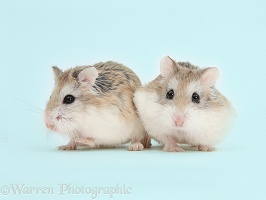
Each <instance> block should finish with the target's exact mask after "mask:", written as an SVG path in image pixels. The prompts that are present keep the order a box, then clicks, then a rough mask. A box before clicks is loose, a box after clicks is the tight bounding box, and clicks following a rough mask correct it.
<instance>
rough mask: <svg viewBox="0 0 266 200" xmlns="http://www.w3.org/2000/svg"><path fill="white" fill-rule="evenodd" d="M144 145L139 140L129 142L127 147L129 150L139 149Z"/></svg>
mask: <svg viewBox="0 0 266 200" xmlns="http://www.w3.org/2000/svg"><path fill="white" fill-rule="evenodd" d="M143 148H144V146H143V144H141V143H140V142H135V143H134V144H130V145H129V147H128V150H129V151H141V150H143Z"/></svg>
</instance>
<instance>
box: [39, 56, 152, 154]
mask: <svg viewBox="0 0 266 200" xmlns="http://www.w3.org/2000/svg"><path fill="white" fill-rule="evenodd" d="M53 71H54V77H55V85H54V89H53V92H52V95H51V97H50V100H49V101H48V103H47V106H46V109H45V112H44V121H45V125H46V127H47V128H48V129H50V130H52V131H55V132H59V133H61V134H63V135H66V136H67V137H69V143H68V144H67V145H63V146H59V147H58V148H59V149H60V150H75V149H77V147H78V146H87V147H89V148H97V147H101V146H108V147H110V146H116V145H121V144H125V143H128V142H130V141H131V144H130V146H129V148H128V149H129V150H132V151H138V150H142V149H143V148H144V147H150V146H151V143H150V139H149V137H148V136H147V134H146V131H145V129H144V127H143V125H142V123H141V121H140V119H139V116H138V114H137V112H136V107H135V105H134V102H133V94H134V92H135V90H136V89H137V88H138V87H140V86H141V83H140V80H139V78H138V77H137V75H136V74H135V73H134V72H133V71H132V70H131V69H129V68H127V67H126V66H124V65H122V64H119V63H116V62H112V61H108V62H100V63H97V64H95V65H93V66H77V67H74V68H71V69H68V70H66V71H62V70H61V69H59V68H58V67H53Z"/></svg>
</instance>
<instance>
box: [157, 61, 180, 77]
mask: <svg viewBox="0 0 266 200" xmlns="http://www.w3.org/2000/svg"><path fill="white" fill-rule="evenodd" d="M176 67H177V66H176V62H175V61H174V60H172V58H170V57H169V56H165V57H163V58H162V60H161V63H160V73H161V75H162V76H163V77H165V78H167V77H169V76H171V75H172V74H174V72H175V71H176V70H177V68H176Z"/></svg>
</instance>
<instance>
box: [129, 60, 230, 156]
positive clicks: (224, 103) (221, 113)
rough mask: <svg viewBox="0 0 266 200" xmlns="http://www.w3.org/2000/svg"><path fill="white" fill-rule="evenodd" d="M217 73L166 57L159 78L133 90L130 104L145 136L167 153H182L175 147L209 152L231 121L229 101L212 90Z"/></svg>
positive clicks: (217, 76) (215, 69) (222, 135)
mask: <svg viewBox="0 0 266 200" xmlns="http://www.w3.org/2000/svg"><path fill="white" fill-rule="evenodd" d="M219 76H220V73H219V70H218V69H217V68H215V67H210V68H205V69H201V68H199V67H197V66H194V65H192V64H190V63H188V62H175V61H173V60H172V59H171V58H170V57H168V56H166V57H164V58H163V59H162V60H161V63H160V75H159V76H158V77H157V78H155V79H154V80H153V81H152V82H150V83H149V84H147V85H145V86H143V87H141V88H139V89H137V91H136V92H135V94H134V102H135V105H136V107H137V109H138V113H139V116H140V118H141V120H142V122H143V125H144V127H145V129H146V130H147V132H148V134H149V135H150V136H151V137H152V138H154V139H155V140H157V141H158V142H159V143H161V144H163V146H164V147H163V150H164V151H168V152H178V151H184V149H183V148H182V147H181V146H180V145H178V144H188V145H192V146H197V148H198V150H199V151H213V150H215V148H214V145H215V144H217V143H219V142H220V141H221V140H222V139H223V138H224V136H225V135H226V133H227V132H228V128H229V127H230V124H231V122H232V119H233V118H234V115H235V114H234V109H233V107H232V105H231V103H230V102H229V100H228V99H227V98H226V97H224V96H223V95H222V94H221V93H220V92H219V91H218V90H217V89H216V88H215V83H216V81H217V80H218V79H219Z"/></svg>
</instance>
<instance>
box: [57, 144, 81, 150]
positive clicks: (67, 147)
mask: <svg viewBox="0 0 266 200" xmlns="http://www.w3.org/2000/svg"><path fill="white" fill-rule="evenodd" d="M76 149H77V147H76V146H75V145H68V144H67V145H62V146H59V147H57V150H76Z"/></svg>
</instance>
